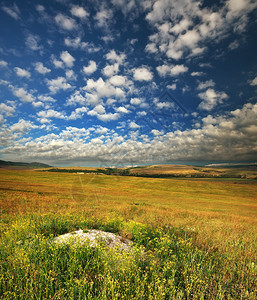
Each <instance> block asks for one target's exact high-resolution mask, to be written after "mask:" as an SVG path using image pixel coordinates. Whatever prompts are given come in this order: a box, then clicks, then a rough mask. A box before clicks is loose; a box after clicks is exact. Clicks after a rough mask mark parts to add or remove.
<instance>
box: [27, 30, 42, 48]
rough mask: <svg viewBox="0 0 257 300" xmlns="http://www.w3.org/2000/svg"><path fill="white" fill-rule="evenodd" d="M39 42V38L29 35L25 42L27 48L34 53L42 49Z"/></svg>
mask: <svg viewBox="0 0 257 300" xmlns="http://www.w3.org/2000/svg"><path fill="white" fill-rule="evenodd" d="M39 42H40V38H39V36H37V35H34V34H28V36H27V37H26V40H25V44H26V46H27V47H28V48H29V49H30V50H32V51H37V50H41V49H42V46H40V45H39Z"/></svg>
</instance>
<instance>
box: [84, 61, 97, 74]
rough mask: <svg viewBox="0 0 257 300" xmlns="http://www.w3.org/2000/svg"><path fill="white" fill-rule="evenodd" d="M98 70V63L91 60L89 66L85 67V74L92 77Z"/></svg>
mask: <svg viewBox="0 0 257 300" xmlns="http://www.w3.org/2000/svg"><path fill="white" fill-rule="evenodd" d="M96 69H97V66H96V62H95V61H93V60H90V61H89V64H88V66H87V67H85V66H84V67H83V72H84V73H86V74H87V75H90V74H92V73H94V72H95V71H96Z"/></svg>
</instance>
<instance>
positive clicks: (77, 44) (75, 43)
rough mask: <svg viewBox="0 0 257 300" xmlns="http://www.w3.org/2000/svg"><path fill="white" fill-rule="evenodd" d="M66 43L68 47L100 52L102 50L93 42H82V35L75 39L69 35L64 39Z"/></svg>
mask: <svg viewBox="0 0 257 300" xmlns="http://www.w3.org/2000/svg"><path fill="white" fill-rule="evenodd" d="M64 44H65V45H66V46H67V47H71V48H74V49H81V50H86V51H87V52H89V53H94V52H98V51H99V50H100V47H96V46H95V45H94V43H92V42H91V43H88V42H82V41H81V38H80V37H76V38H74V39H72V38H69V37H67V38H65V39H64Z"/></svg>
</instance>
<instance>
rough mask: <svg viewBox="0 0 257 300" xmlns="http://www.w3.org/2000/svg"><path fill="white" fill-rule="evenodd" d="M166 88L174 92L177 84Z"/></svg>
mask: <svg viewBox="0 0 257 300" xmlns="http://www.w3.org/2000/svg"><path fill="white" fill-rule="evenodd" d="M167 88H168V89H171V90H173V91H175V89H176V88H177V84H176V83H172V84H170V85H167Z"/></svg>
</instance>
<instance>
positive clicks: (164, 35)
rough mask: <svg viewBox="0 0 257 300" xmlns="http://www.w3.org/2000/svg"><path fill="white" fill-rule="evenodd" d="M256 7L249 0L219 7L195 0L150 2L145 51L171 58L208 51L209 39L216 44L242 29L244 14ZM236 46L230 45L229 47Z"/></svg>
mask: <svg viewBox="0 0 257 300" xmlns="http://www.w3.org/2000/svg"><path fill="white" fill-rule="evenodd" d="M256 7H257V4H256V1H251V0H228V1H225V2H223V3H222V4H221V5H220V6H219V7H217V6H214V5H212V6H211V5H210V6H204V7H203V6H202V5H201V4H200V2H198V1H186V0H183V1H181V0H174V1H168V0H157V1H154V3H153V5H152V7H151V9H150V10H149V11H148V14H147V16H146V20H147V21H148V22H149V23H150V24H151V25H153V26H155V28H156V33H155V34H152V35H151V36H150V37H149V43H148V45H147V47H146V51H147V52H150V53H154V54H156V53H160V54H165V55H166V56H167V57H168V58H172V59H175V60H177V59H180V58H182V57H183V56H185V55H189V57H190V56H200V55H202V54H203V53H204V52H205V51H207V50H208V48H207V47H206V45H207V44H208V43H209V41H210V40H211V41H215V42H216V43H217V42H219V41H221V40H222V39H224V38H226V37H227V34H228V33H229V32H232V31H234V32H237V33H238V34H240V33H242V32H244V31H245V30H246V26H247V25H248V23H249V20H250V18H248V14H250V13H251V12H252V11H253V10H254V9H256ZM205 44H206V45H205ZM237 46H238V43H235V44H231V45H230V48H234V47H237Z"/></svg>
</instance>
